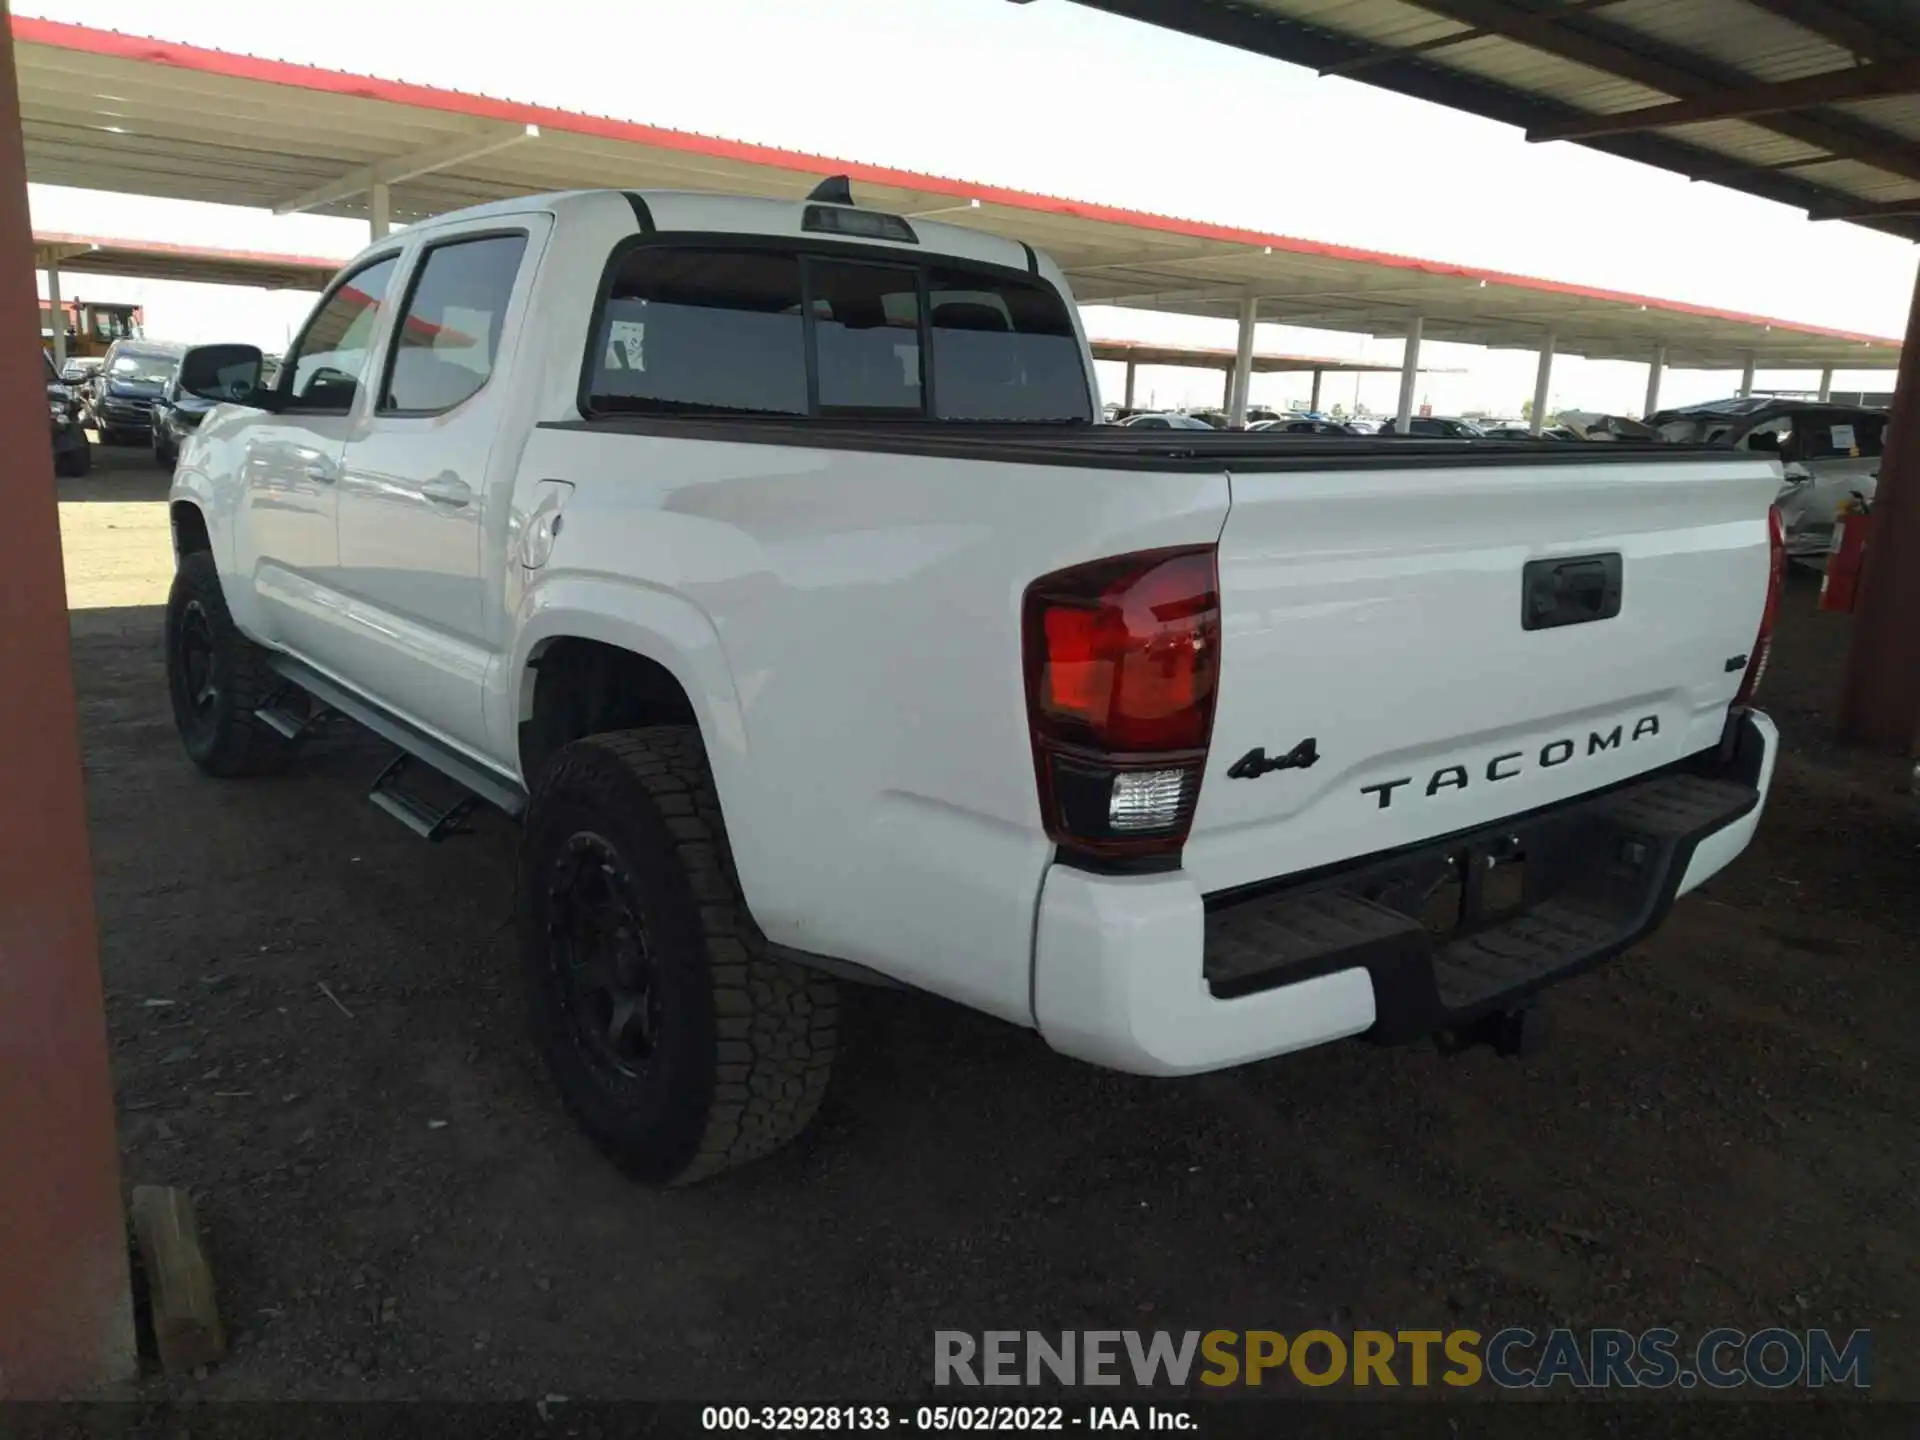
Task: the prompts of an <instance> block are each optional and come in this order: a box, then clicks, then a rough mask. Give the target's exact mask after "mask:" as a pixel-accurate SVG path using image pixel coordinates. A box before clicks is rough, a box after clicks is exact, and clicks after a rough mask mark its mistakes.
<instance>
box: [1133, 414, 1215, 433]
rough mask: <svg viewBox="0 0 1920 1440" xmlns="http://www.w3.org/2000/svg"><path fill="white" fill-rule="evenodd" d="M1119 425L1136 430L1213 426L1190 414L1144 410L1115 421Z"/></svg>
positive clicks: (1210, 427)
mask: <svg viewBox="0 0 1920 1440" xmlns="http://www.w3.org/2000/svg"><path fill="white" fill-rule="evenodd" d="M1116 423H1117V424H1119V425H1123V426H1131V427H1132V428H1134V429H1136V430H1211V429H1213V426H1211V425H1209V424H1207V422H1206V421H1204V420H1196V419H1194V418H1193V416H1191V415H1182V414H1180V413H1179V412H1178V411H1171V410H1169V411H1162V412H1156V411H1144V412H1142V413H1141V414H1138V415H1129V416H1127V418H1126V419H1124V420H1121V421H1117V422H1116Z"/></svg>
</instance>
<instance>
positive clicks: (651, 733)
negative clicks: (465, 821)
mask: <svg viewBox="0 0 1920 1440" xmlns="http://www.w3.org/2000/svg"><path fill="white" fill-rule="evenodd" d="M583 851H584V861H583ZM600 871H604V872H605V876H606V878H605V879H604V880H603V879H601V878H600V877H599V875H598V874H597V872H600ZM582 876H584V877H585V879H584V880H583V879H582ZM582 884H586V885H588V886H589V887H591V886H594V885H599V884H605V885H606V886H607V887H608V890H607V893H608V894H609V895H612V894H614V893H615V891H616V890H617V892H618V895H619V896H620V897H621V898H619V899H617V900H615V901H614V902H612V904H613V909H614V911H615V912H616V913H617V914H618V915H621V916H626V917H627V918H628V919H631V920H635V921H637V922H638V925H637V927H635V928H637V931H638V934H639V936H640V944H639V946H638V951H639V953H640V959H639V960H637V961H636V960H635V959H634V954H635V950H634V948H633V945H634V942H633V941H632V940H631V938H628V939H626V940H625V941H624V943H625V944H626V945H627V946H628V947H629V948H628V949H626V950H620V951H619V953H620V955H621V956H622V958H621V959H620V960H619V961H618V962H617V963H618V964H619V965H622V966H626V967H627V968H629V969H632V970H637V971H640V972H644V974H645V976H646V981H645V984H644V986H643V987H642V990H641V993H642V994H643V995H644V997H645V998H644V999H643V1000H641V1001H640V1002H639V1004H640V1006H641V1009H642V1011H643V1012H644V1015H645V1016H646V1017H647V1019H646V1020H645V1022H644V1025H643V1026H642V1030H643V1034H644V1032H645V1031H646V1030H650V1031H651V1034H650V1036H647V1037H646V1051H645V1053H644V1055H642V1056H641V1057H640V1058H638V1059H633V1058H631V1057H625V1056H622V1055H619V1054H617V1053H615V1052H617V1051H618V1050H619V1049H620V1048H621V1047H622V1045H624V1044H628V1043H631V1044H632V1046H633V1048H639V1042H630V1037H627V1035H626V1029H625V1028H624V1027H625V1026H626V1025H628V1024H630V1023H631V1022H630V1021H621V1022H615V1023H613V1024H612V1025H611V1027H610V1028H611V1030H612V1033H613V1036H614V1038H613V1039H612V1040H609V1038H608V1036H607V1034H606V1033H605V1032H606V1030H607V1029H608V1028H609V1027H608V1026H604V1025H602V1024H600V1023H598V1021H597V1017H598V1016H599V1015H601V1014H604V1013H606V1012H607V1010H608V1008H610V1006H611V1004H612V1001H611V995H612V993H613V992H611V991H608V990H606V989H601V990H597V991H596V990H595V989H594V984H593V981H592V980H591V979H589V978H588V977H589V975H590V973H591V974H595V975H604V971H602V970H601V969H600V968H599V967H598V966H596V965H595V964H593V963H588V962H583V961H582V959H581V956H582V955H583V954H585V953H587V952H589V951H593V950H595V948H596V945H597V944H599V942H597V941H595V940H594V939H592V938H591V937H589V938H587V939H582V938H580V937H581V936H582V933H583V932H582V929H581V922H580V919H579V915H580V912H581V910H582V908H583V905H585V902H582V901H581V900H579V899H578V898H577V895H576V891H577V889H578V887H579V886H580V885H582ZM602 903H605V902H602ZM587 908H593V907H587ZM593 913H594V914H596V915H601V916H604V913H605V912H604V910H602V909H598V908H593ZM517 920H518V925H519V933H520V950H521V956H522V959H523V961H524V964H525V967H526V978H527V981H528V990H529V999H530V1009H531V1012H532V1016H531V1018H532V1022H533V1030H534V1038H535V1041H536V1043H537V1044H538V1045H539V1047H540V1050H541V1053H542V1055H543V1056H544V1058H545V1060H546V1063H547V1067H548V1069H549V1070H550V1071H551V1072H552V1074H553V1078H554V1080H555V1083H556V1084H557V1085H558V1087H559V1090H560V1095H561V1098H562V1100H563V1101H564V1102H565V1104H566V1106H567V1108H568V1109H569V1110H570V1111H571V1112H572V1113H573V1115H574V1117H575V1118H576V1119H577V1120H578V1121H579V1122H580V1124H581V1125H582V1127H583V1128H584V1129H585V1130H586V1132H587V1133H588V1134H589V1135H590V1136H591V1137H592V1138H593V1140H594V1142H595V1143H596V1144H597V1145H598V1146H599V1147H600V1149H601V1150H602V1152H603V1153H605V1154H606V1155H607V1157H608V1158H609V1159H611V1160H612V1161H613V1162H614V1164H615V1165H617V1166H618V1167H619V1168H620V1169H621V1170H622V1171H623V1172H624V1173H626V1174H627V1175H628V1176H630V1177H632V1178H633V1179H636V1180H641V1181H646V1182H648V1183H651V1184H656V1185H685V1184H689V1183H691V1182H693V1181H696V1180H702V1179H705V1178H707V1177H709V1176H711V1175H714V1174H717V1173H718V1172H720V1171H722V1170H726V1169H730V1168H731V1167H733V1166H735V1165H740V1164H744V1163H745V1162H747V1161H749V1160H754V1159H757V1158H759V1157H760V1156H762V1155H765V1154H767V1153H769V1152H770V1151H773V1150H776V1149H778V1148H779V1147H781V1146H782V1145H785V1144H786V1143H787V1142H788V1141H790V1140H792V1139H793V1138H794V1137H795V1136H797V1135H799V1134H800V1132H801V1131H802V1130H804V1129H805V1128H806V1127H807V1124H808V1122H809V1121H811V1120H812V1119H813V1116H814V1113H815V1111H816V1110H818V1109H819V1106H820V1101H821V1098H822V1096H824V1095H825V1093H826V1089H827V1078H828V1075H829V1073H830V1071H831V1069H832V1065H833V1054H834V1048H835V1044H836V1041H837V1038H838V1037H837V1028H838V1023H839V1014H838V1002H837V998H836V995H835V987H834V983H833V981H832V980H831V979H829V978H828V977H826V976H824V975H821V974H819V973H817V972H815V971H812V970H809V969H807V968H805V967H803V966H800V965H796V964H793V963H792V962H790V961H787V960H784V959H780V958H777V957H775V956H774V955H772V954H771V953H770V952H769V950H768V946H767V942H766V938H765V937H764V936H763V935H762V934H761V933H760V930H759V927H758V926H756V925H755V924H754V922H753V918H752V917H751V916H750V915H749V914H748V913H747V907H746V903H745V901H744V900H743V899H742V898H741V893H740V882H739V877H738V876H737V875H736V873H735V871H734V867H733V857H732V852H731V851H730V849H729V848H728V845H727V832H726V825H725V823H724V822H723V821H722V819H721V814H720V801H719V798H718V796H717V795H716V794H715V792H714V786H713V776H712V773H711V771H710V770H709V769H708V767H707V758H706V753H705V751H704V750H703V748H702V747H701V744H700V737H699V733H698V731H696V730H695V729H694V728H693V727H691V726H660V727H655V728H649V729H644V730H625V731H619V732H615V733H611V734H605V735H595V736H591V737H589V738H587V739H584V740H579V741H576V742H574V743H573V744H571V745H568V746H566V747H565V748H564V749H562V750H560V751H559V752H558V753H557V754H555V755H554V756H553V757H552V759H551V761H550V762H549V763H548V764H547V765H546V766H545V767H544V769H543V770H542V772H541V776H540V780H539V784H538V788H537V789H536V791H535V793H534V795H533V799H532V802H531V804H530V805H529V807H528V810H527V816H526V824H525V828H524V832H523V835H522V838H521V846H520V874H519V882H518V895H517ZM604 923H605V922H604V919H602V920H597V921H595V922H593V923H592V924H589V925H587V926H586V929H587V930H589V931H595V932H596V933H597V931H598V929H599V928H602V927H603V926H604ZM618 933H619V934H620V935H621V936H622V937H628V936H629V934H630V929H629V927H628V926H627V924H626V923H625V921H624V920H623V921H622V922H621V923H620V926H619V929H618ZM602 948H604V947H602ZM614 948H615V949H616V950H618V949H619V947H618V946H617V945H616V946H615V947H614ZM619 983H620V984H621V985H626V986H627V990H626V992H625V993H626V995H627V999H626V1000H625V1001H624V1004H625V1006H626V1008H625V1010H624V1011H623V1012H621V1013H623V1014H626V1015H629V1016H631V1015H633V1014H634V1013H635V1011H634V1002H633V1001H632V999H631V995H632V986H631V985H630V984H629V983H628V982H627V981H625V980H622V981H621V982H619Z"/></svg>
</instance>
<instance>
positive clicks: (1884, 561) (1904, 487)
mask: <svg viewBox="0 0 1920 1440" xmlns="http://www.w3.org/2000/svg"><path fill="white" fill-rule="evenodd" d="M1917 727H1920V281H1916V284H1915V286H1914V292H1913V308H1912V311H1911V313H1910V314H1909V315H1908V317H1907V339H1906V348H1905V349H1904V350H1903V351H1902V352H1901V355H1900V378H1899V380H1898V382H1897V383H1896V386H1895V390H1894V397H1893V413H1892V415H1891V416H1890V417H1889V419H1888V421H1887V432H1886V438H1885V441H1884V442H1883V444H1882V449H1881V456H1880V484H1879V488H1878V490H1877V491H1876V492H1875V495H1874V501H1873V548H1872V549H1871V550H1869V551H1868V552H1867V557H1866V566H1865V570H1864V573H1863V574H1862V575H1861V579H1860V606H1859V609H1858V611H1857V612H1856V614H1855V617H1854V626H1853V645H1852V648H1851V650H1850V651H1849V652H1848V655H1847V678H1846V685H1845V688H1844V689H1843V690H1842V692H1841V696H1840V734H1841V737H1842V738H1843V739H1847V740H1853V741H1857V742H1859V743H1861V744H1867V745H1881V746H1890V747H1898V748H1899V749H1901V750H1909V751H1910V750H1911V749H1912V748H1913V746H1914V745H1915V743H1916V735H1915V731H1916V728H1917Z"/></svg>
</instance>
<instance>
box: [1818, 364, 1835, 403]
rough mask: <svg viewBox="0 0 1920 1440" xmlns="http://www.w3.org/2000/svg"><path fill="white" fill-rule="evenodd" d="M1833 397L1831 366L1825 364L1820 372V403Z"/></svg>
mask: <svg viewBox="0 0 1920 1440" xmlns="http://www.w3.org/2000/svg"><path fill="white" fill-rule="evenodd" d="M1831 399H1833V367H1832V366H1831V365H1829V366H1827V368H1826V369H1824V370H1822V371H1821V372H1820V403H1821V404H1822V405H1824V404H1826V403H1827V401H1829V400H1831Z"/></svg>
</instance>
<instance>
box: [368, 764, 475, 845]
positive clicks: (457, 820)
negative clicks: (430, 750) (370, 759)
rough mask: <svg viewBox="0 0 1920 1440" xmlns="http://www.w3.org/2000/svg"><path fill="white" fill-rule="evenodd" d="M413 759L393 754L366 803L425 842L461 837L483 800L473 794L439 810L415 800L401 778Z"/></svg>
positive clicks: (468, 794)
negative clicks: (390, 817)
mask: <svg viewBox="0 0 1920 1440" xmlns="http://www.w3.org/2000/svg"><path fill="white" fill-rule="evenodd" d="M412 758H413V757H412V756H411V755H409V754H407V752H406V751H404V750H399V751H396V752H395V753H394V757H393V759H391V760H389V761H388V762H387V763H386V764H385V765H383V766H382V767H381V769H380V773H379V774H378V775H376V776H374V777H373V785H372V787H371V788H370V789H368V791H367V799H369V800H371V801H372V802H373V803H374V804H375V805H378V806H379V807H380V808H381V809H382V810H384V811H386V812H387V813H388V814H389V815H391V816H393V818H394V819H396V820H398V821H399V822H400V823H401V824H402V825H404V826H406V827H407V828H408V829H409V830H411V831H413V833H414V834H416V835H418V836H419V837H420V838H421V839H422V840H429V841H440V840H444V839H446V838H447V837H448V836H449V835H458V834H460V833H461V832H462V831H464V830H465V829H466V828H467V827H466V819H467V816H469V815H471V814H472V813H473V807H474V806H476V805H478V804H479V803H480V797H479V796H478V795H475V794H473V793H472V792H471V791H467V792H465V793H463V794H462V795H461V796H460V798H459V799H457V800H455V801H454V802H453V803H452V804H450V805H445V806H441V807H440V808H438V809H436V808H434V807H433V806H432V805H429V804H427V803H426V802H425V801H423V800H421V799H419V798H418V797H416V796H413V795H409V794H408V793H407V792H406V791H404V790H402V789H401V788H400V787H399V784H398V781H399V779H400V776H401V775H402V774H403V773H405V771H406V768H407V762H408V761H409V760H411V759H412Z"/></svg>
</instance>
